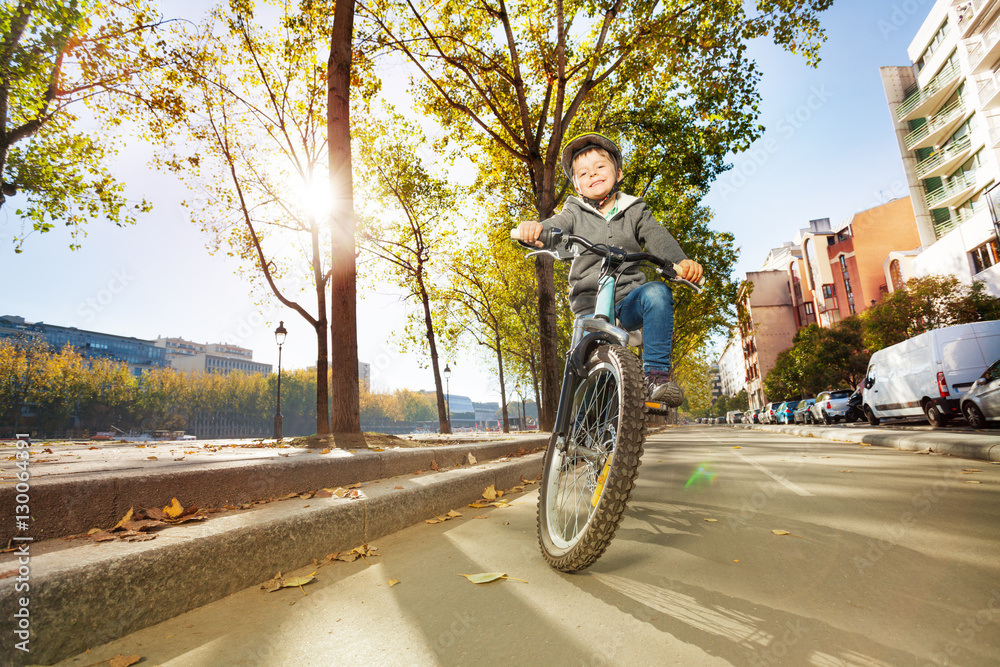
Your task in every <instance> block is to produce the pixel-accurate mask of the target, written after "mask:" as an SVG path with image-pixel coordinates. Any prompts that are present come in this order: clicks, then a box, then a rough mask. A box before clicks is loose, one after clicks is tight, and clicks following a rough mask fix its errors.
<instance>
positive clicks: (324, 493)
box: [316, 489, 333, 498]
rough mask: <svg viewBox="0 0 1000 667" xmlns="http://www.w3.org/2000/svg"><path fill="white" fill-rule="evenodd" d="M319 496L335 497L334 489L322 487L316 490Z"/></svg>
mask: <svg viewBox="0 0 1000 667" xmlns="http://www.w3.org/2000/svg"><path fill="white" fill-rule="evenodd" d="M316 497H317V498H333V491H331V490H330V489H320V490H319V491H317V492H316Z"/></svg>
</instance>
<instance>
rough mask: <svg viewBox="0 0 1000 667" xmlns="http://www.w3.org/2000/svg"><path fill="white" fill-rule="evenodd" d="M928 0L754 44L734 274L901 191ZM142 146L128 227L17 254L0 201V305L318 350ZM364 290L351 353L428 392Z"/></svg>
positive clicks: (473, 371) (297, 361)
mask: <svg viewBox="0 0 1000 667" xmlns="http://www.w3.org/2000/svg"><path fill="white" fill-rule="evenodd" d="M932 4H933V3H932V2H931V1H930V0H923V1H920V0H910V1H909V2H886V1H878V2H863V1H861V0H840V1H838V2H836V3H835V4H834V7H833V9H831V10H830V11H829V12H827V13H826V14H825V15H824V21H823V22H824V25H825V27H826V30H827V35H828V41H827V42H826V44H825V45H824V46H823V49H822V52H821V55H822V62H821V63H820V65H819V67H818V68H817V69H811V68H809V67H807V66H806V65H805V62H804V60H803V59H802V58H800V57H797V56H793V55H791V54H787V53H784V52H781V51H779V50H778V49H776V48H774V47H773V46H769V45H765V44H760V45H756V46H755V47H754V55H755V57H756V58H757V60H758V62H759V64H760V67H761V69H762V71H763V81H762V85H761V92H762V95H763V100H762V105H761V108H762V115H761V122H762V123H763V124H764V125H765V126H766V127H767V131H766V132H765V134H764V136H763V137H762V138H761V139H760V140H758V141H757V142H756V143H755V144H754V145H753V146H752V147H751V149H750V150H749V151H747V152H746V153H743V154H740V155H735V156H732V159H731V162H732V163H733V165H734V168H733V170H731V171H730V172H727V173H725V174H723V175H722V177H721V178H720V179H719V181H718V182H717V183H716V184H715V186H714V187H713V188H712V190H711V192H710V194H709V196H708V197H707V199H706V201H705V203H706V204H707V205H709V206H711V207H712V208H713V210H714V211H715V221H714V226H715V227H716V228H717V229H721V230H729V231H732V232H734V234H735V235H736V242H737V244H738V245H739V246H741V249H742V250H741V258H740V261H739V264H738V265H737V271H738V273H739V274H742V273H743V272H745V271H752V270H755V269H757V268H759V266H760V265H761V263H762V262H763V260H764V258H765V257H766V255H767V252H768V250H769V249H770V248H772V247H776V246H779V245H780V244H781V243H782V242H783V241H786V240H791V238H792V237H793V236H794V234H795V231H796V230H797V229H798V228H800V227H803V226H805V225H806V224H807V222H808V221H809V220H810V219H814V218H825V217H829V218H830V219H831V222H833V223H834V224H836V223H839V222H841V221H843V220H845V219H847V218H848V217H849V216H850V215H851V214H853V213H854V212H857V211H861V210H864V209H867V208H870V207H872V206H875V205H877V204H879V203H882V202H884V201H887V200H888V199H890V198H892V197H895V196H900V195H905V194H906V192H905V189H904V184H905V180H904V177H903V170H902V164H901V162H900V158H899V152H898V149H897V145H896V139H895V136H894V134H893V127H892V122H891V120H890V117H889V111H888V107H887V105H886V101H885V94H884V92H883V90H882V85H881V79H880V78H879V71H878V68H879V67H880V66H883V65H907V64H909V60H908V58H907V56H906V47H907V46H908V45H909V42H910V41H911V40H912V38H913V36H914V35H915V33H916V31H917V29H918V28H919V27H920V24H921V23H922V21H923V19H924V17H925V16H926V14H927V12H928V11H929V9H930V7H931V6H932ZM193 5H194V3H192V6H193ZM905 9H911V10H913V9H915V10H916V11H911V12H910V13H907V12H906V11H905ZM148 159H149V148H148V147H147V146H145V145H143V144H142V143H141V142H138V141H135V142H132V143H130V144H129V145H128V147H127V149H126V150H124V151H123V152H122V153H121V154H120V155H119V159H118V160H117V162H116V164H115V169H116V171H117V173H119V174H120V175H121V176H122V177H123V178H124V179H125V180H126V182H127V184H128V188H129V190H128V192H129V196H131V197H134V198H139V197H141V196H145V197H146V198H148V199H150V200H151V201H152V202H153V204H154V207H155V208H154V212H153V213H152V214H150V215H149V216H148V217H146V218H145V219H143V220H142V221H141V222H140V223H139V224H138V225H136V226H134V227H130V228H117V227H114V226H112V225H110V224H107V223H104V222H101V221H95V222H94V223H92V224H91V225H90V227H89V230H88V232H89V235H88V237H87V238H85V239H83V249H82V250H78V251H75V252H74V251H70V250H68V248H67V246H68V244H69V237H68V234H67V233H65V232H63V231H62V230H57V231H55V232H52V233H49V234H45V235H35V236H32V237H31V238H30V239H29V241H28V243H27V244H26V245H25V252H24V253H23V254H21V255H15V254H14V252H13V249H12V245H11V243H10V238H11V235H12V234H13V233H15V232H16V231H17V230H19V228H20V222H19V221H18V220H17V219H16V218H15V217H14V216H13V208H12V207H8V206H5V207H4V208H3V209H2V210H0V285H2V286H3V289H2V290H0V314H5V315H6V314H10V315H21V316H23V317H25V318H26V319H28V320H29V321H45V322H50V323H53V324H59V325H64V326H77V327H79V328H82V329H91V330H97V331H105V332H109V333H119V334H122V335H128V336H135V337H138V338H146V339H149V338H155V337H156V336H158V335H163V336H180V337H183V338H187V339H189V340H194V341H199V342H222V341H225V342H232V343H237V344H242V345H244V346H246V347H250V348H251V349H253V350H254V359H256V360H259V361H263V362H266V363H276V362H277V348H276V346H275V344H274V337H273V333H272V332H273V330H274V328H275V327H276V326H277V322H278V320H284V322H285V326H286V328H287V329H288V331H289V334H288V339H287V341H286V345H285V349H284V356H283V362H284V367H285V368H302V367H305V366H308V365H311V364H313V363H315V337H314V335H313V333H312V330H311V328H309V327H308V325H307V324H306V323H305V322H304V321H303V320H302V319H301V318H300V317H299V316H298V315H297V314H295V313H294V312H293V311H291V310H288V309H284V308H281V307H278V306H276V301H275V300H274V299H273V298H270V297H269V296H268V295H266V294H264V293H263V292H260V291H257V292H256V293H255V294H251V290H250V288H249V285H248V283H247V282H245V281H244V280H243V279H241V278H240V277H239V276H237V275H236V273H235V266H234V265H233V264H232V262H231V261H230V260H229V259H228V258H226V257H221V256H215V257H213V256H210V255H209V253H208V251H207V250H206V249H205V242H204V239H203V238H202V237H201V234H200V232H199V231H198V229H197V228H196V226H195V225H193V224H192V223H190V222H189V221H188V218H187V215H186V214H185V212H184V210H183V209H182V207H181V206H180V204H179V202H180V200H181V199H182V198H183V197H184V196H185V195H186V192H185V190H184V188H183V187H182V186H181V185H180V184H178V183H177V182H176V181H175V180H174V179H173V178H172V177H170V176H167V175H164V174H161V173H157V172H153V171H150V170H149V169H148V168H147V167H146V162H147V160H148ZM362 296H363V300H362V301H361V302H360V303H359V307H358V317H359V320H360V323H361V324H360V327H361V331H360V332H359V357H360V358H361V360H362V361H367V362H369V363H371V364H372V366H373V368H372V371H373V382H374V384H375V386H376V387H380V388H385V389H393V388H399V387H408V388H411V389H432V388H433V378H432V376H431V373H430V371H429V370H428V369H424V368H421V361H420V360H419V359H418V358H417V357H415V356H414V355H410V354H403V353H401V352H399V350H398V348H397V347H396V345H395V343H394V342H393V340H394V337H395V336H397V335H398V333H399V332H401V330H402V327H403V324H404V314H405V310H404V306H403V305H402V304H401V303H400V302H399V300H398V297H397V296H395V295H394V294H391V293H373V292H365V293H364V294H362ZM445 361H447V362H448V363H450V365H451V367H452V369H453V370H454V374H453V375H452V378H451V383H450V385H451V386H450V389H451V392H452V393H454V394H461V395H466V396H470V397H472V398H473V399H474V400H477V401H479V400H481V401H497V400H499V388H498V386H497V383H496V381H495V380H494V379H491V377H490V370H489V369H487V368H485V367H483V368H481V367H479V366H478V365H477V362H476V360H475V359H472V358H459V359H446V360H445Z"/></svg>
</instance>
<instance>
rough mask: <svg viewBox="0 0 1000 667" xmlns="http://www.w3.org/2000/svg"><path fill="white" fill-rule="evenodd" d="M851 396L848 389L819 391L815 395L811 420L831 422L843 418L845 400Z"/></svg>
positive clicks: (845, 412) (845, 406) (845, 410)
mask: <svg viewBox="0 0 1000 667" xmlns="http://www.w3.org/2000/svg"><path fill="white" fill-rule="evenodd" d="M850 398H851V390H850V389H831V390H830V391H821V392H820V393H819V395H818V396H817V397H816V403H815V404H814V405H813V408H812V417H813V421H816V422H823V423H824V424H832V423H833V422H835V421H839V420H841V419H844V417H845V415H847V401H848V400H849V399H850Z"/></svg>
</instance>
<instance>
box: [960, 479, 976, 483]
mask: <svg viewBox="0 0 1000 667" xmlns="http://www.w3.org/2000/svg"><path fill="white" fill-rule="evenodd" d="M962 481H963V482H965V483H966V484H980V483H981V482H980V481H979V480H978V479H963V480H962Z"/></svg>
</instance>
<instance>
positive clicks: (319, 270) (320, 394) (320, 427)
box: [312, 218, 330, 435]
mask: <svg viewBox="0 0 1000 667" xmlns="http://www.w3.org/2000/svg"><path fill="white" fill-rule="evenodd" d="M315 223H316V220H315V218H314V219H313V225H312V237H313V244H312V247H313V280H314V282H315V284H316V305H317V315H318V316H317V318H316V435H327V434H329V433H330V378H329V371H330V356H329V355H330V350H329V345H328V344H327V341H328V340H329V339H328V338H327V337H326V331H327V329H326V327H327V325H328V324H329V321H328V320H327V317H326V281H325V279H324V277H323V265H322V263H321V261H320V256H319V229H318V227H317V225H316V224H315Z"/></svg>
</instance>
